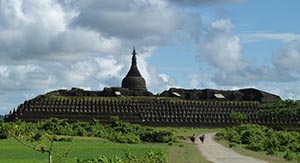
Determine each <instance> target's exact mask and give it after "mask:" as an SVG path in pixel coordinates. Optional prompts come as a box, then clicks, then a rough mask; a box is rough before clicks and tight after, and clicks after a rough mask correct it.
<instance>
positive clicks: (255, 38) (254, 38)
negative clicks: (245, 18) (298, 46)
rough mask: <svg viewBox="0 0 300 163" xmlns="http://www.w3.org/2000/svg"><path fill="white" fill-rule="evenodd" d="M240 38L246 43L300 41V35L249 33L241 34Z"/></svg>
mask: <svg viewBox="0 0 300 163" xmlns="http://www.w3.org/2000/svg"><path fill="white" fill-rule="evenodd" d="M239 36H240V37H241V39H242V41H243V42H245V43H249V42H260V41H271V40H278V41H281V42H284V43H289V42H291V41H293V40H300V35H299V34H295V33H271V32H253V33H251V32H248V33H241V34H239Z"/></svg>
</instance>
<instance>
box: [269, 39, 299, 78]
mask: <svg viewBox="0 0 300 163" xmlns="http://www.w3.org/2000/svg"><path fill="white" fill-rule="evenodd" d="M272 60H273V64H274V65H275V66H276V68H277V69H278V70H280V71H286V72H288V73H292V72H296V73H297V75H298V76H299V75H300V64H299V61H300V42H299V41H292V42H290V43H289V44H287V45H285V46H284V47H282V48H281V49H279V50H276V51H274V53H273V59H272Z"/></svg>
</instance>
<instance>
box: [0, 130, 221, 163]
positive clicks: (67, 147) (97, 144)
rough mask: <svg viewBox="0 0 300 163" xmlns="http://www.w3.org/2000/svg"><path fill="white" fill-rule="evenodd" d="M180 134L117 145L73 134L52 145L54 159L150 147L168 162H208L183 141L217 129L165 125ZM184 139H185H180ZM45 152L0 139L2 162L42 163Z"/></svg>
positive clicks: (136, 152) (135, 151)
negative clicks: (156, 140)
mask: <svg viewBox="0 0 300 163" xmlns="http://www.w3.org/2000/svg"><path fill="white" fill-rule="evenodd" d="M167 129H168V130H172V131H173V132H174V133H176V135H178V136H180V137H182V139H181V140H179V142H177V143H173V144H172V145H170V144H160V143H155V144H153V143H152V144H150V143H143V144H118V143H112V142H109V141H107V140H104V139H99V138H89V137H74V138H73V141H72V142H55V143H54V146H53V153H54V155H53V159H54V161H55V160H56V159H57V158H59V157H60V155H62V154H63V153H65V152H67V151H69V154H68V156H67V162H68V163H71V162H76V161H75V160H76V157H77V158H80V159H84V158H96V157H97V156H99V155H107V156H113V155H116V156H120V157H124V156H125V153H126V151H130V152H131V153H132V154H134V155H136V156H137V157H141V156H142V155H144V154H145V153H146V152H147V151H149V150H161V151H163V152H165V153H168V156H169V162H170V163H209V162H208V161H206V160H205V159H204V158H203V157H202V156H201V155H200V153H199V152H198V149H197V148H196V146H195V144H193V143H191V142H190V141H188V140H186V138H188V137H189V136H191V135H192V134H193V133H195V134H201V133H203V132H211V131H216V129H193V128H167ZM183 138H184V139H183ZM47 159H48V158H47V154H42V153H40V152H36V151H34V150H32V149H30V148H27V147H25V146H23V145H22V144H20V143H18V142H17V141H16V140H14V139H13V138H10V139H7V140H0V162H1V163H2V162H3V163H45V162H47Z"/></svg>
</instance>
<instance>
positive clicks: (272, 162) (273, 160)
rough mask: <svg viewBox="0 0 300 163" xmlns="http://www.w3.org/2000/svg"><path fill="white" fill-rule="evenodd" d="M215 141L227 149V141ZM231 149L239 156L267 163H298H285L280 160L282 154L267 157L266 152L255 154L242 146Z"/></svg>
mask: <svg viewBox="0 0 300 163" xmlns="http://www.w3.org/2000/svg"><path fill="white" fill-rule="evenodd" d="M215 141H216V142H218V143H220V144H222V145H224V146H226V147H228V148H229V144H228V142H227V141H225V140H215ZM231 149H232V150H234V151H235V152H237V153H239V154H241V155H244V156H250V157H254V158H257V159H260V160H265V161H267V162H268V163H298V162H297V161H286V160H285V159H283V158H282V156H283V153H278V155H277V156H275V155H267V154H266V152H255V151H252V150H249V149H246V148H244V147H243V146H242V145H236V146H234V147H232V148H231Z"/></svg>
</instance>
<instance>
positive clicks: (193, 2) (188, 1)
mask: <svg viewBox="0 0 300 163" xmlns="http://www.w3.org/2000/svg"><path fill="white" fill-rule="evenodd" d="M169 1H170V2H171V3H177V4H178V5H185V6H190V7H199V6H211V5H219V4H225V3H241V2H244V1H245V0H169Z"/></svg>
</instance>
